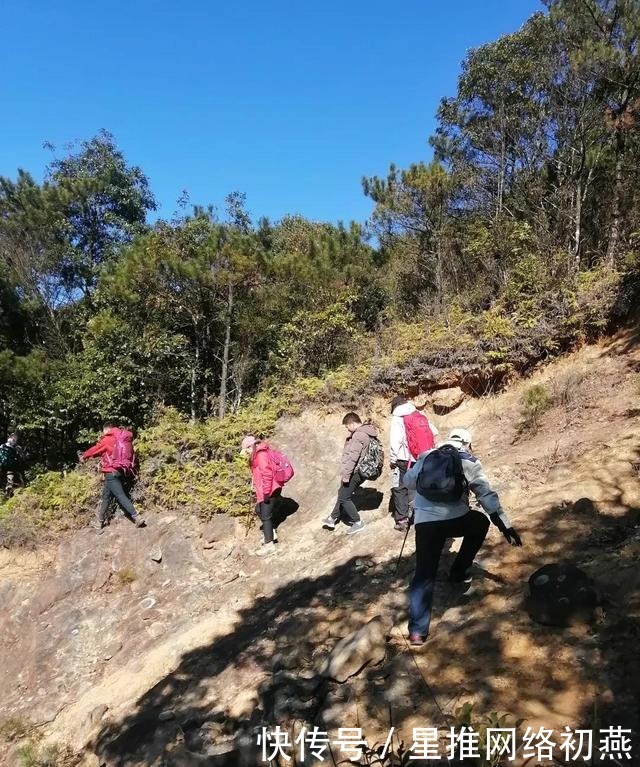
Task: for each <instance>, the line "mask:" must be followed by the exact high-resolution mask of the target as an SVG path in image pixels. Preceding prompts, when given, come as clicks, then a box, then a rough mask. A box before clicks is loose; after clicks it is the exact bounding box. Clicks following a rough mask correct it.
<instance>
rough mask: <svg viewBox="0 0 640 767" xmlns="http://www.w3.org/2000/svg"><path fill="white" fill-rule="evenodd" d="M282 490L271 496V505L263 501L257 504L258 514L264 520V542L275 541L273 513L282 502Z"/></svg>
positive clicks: (274, 492) (275, 491)
mask: <svg viewBox="0 0 640 767" xmlns="http://www.w3.org/2000/svg"><path fill="white" fill-rule="evenodd" d="M281 495H282V490H281V489H279V488H278V489H277V490H274V491H273V493H272V494H271V498H270V500H269V503H265V502H264V501H262V502H261V503H257V504H256V514H257V515H258V516H259V517H260V519H261V520H262V533H263V535H264V542H265V543H271V541H272V540H273V512H274V510H275V508H276V506H277V504H278V502H279V501H280V496H281Z"/></svg>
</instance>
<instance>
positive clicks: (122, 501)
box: [98, 471, 138, 523]
mask: <svg viewBox="0 0 640 767" xmlns="http://www.w3.org/2000/svg"><path fill="white" fill-rule="evenodd" d="M124 480H125V477H124V475H123V474H122V472H121V471H112V472H111V473H110V474H105V475H104V482H103V483H102V500H101V502H100V513H99V516H98V520H99V521H100V522H101V523H104V521H105V520H106V518H107V509H108V508H109V501H110V500H111V499H112V498H115V499H116V501H117V502H118V504H119V506H120V508H121V509H122V510H123V511H124V513H125V514H126V515H127V516H128V517H130V518H131V519H133V520H135V519H137V517H138V515H137V513H136V510H135V508H134V507H133V504H132V503H131V499H130V498H129V496H128V495H127V492H126V490H125V489H124V487H123V481H124Z"/></svg>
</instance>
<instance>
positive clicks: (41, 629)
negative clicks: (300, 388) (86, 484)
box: [0, 336, 640, 766]
mask: <svg viewBox="0 0 640 767" xmlns="http://www.w3.org/2000/svg"><path fill="white" fill-rule="evenodd" d="M638 371H640V352H639V351H638V349H637V347H635V346H634V345H633V344H631V342H630V341H629V339H627V338H626V337H624V336H621V337H620V338H618V339H616V341H615V342H610V343H607V344H600V345H594V346H589V347H585V348H584V349H582V350H580V351H578V352H576V353H575V354H573V355H571V356H570V357H567V358H565V359H563V360H561V361H559V362H556V363H554V364H552V365H549V366H548V367H545V368H542V369H541V370H540V371H538V372H537V373H536V374H535V375H534V376H533V378H532V379H531V380H528V381H525V382H521V383H518V384H516V385H515V386H513V387H512V388H510V389H509V390H508V391H507V392H506V393H503V394H500V395H495V396H491V397H485V398H482V399H467V400H466V401H465V402H464V403H463V404H462V405H461V406H460V407H459V408H457V409H456V410H455V411H454V412H452V413H451V414H449V415H448V416H445V417H435V422H436V424H437V425H438V427H439V428H440V429H441V430H442V431H443V432H445V431H446V430H447V429H448V428H451V427H452V426H454V425H464V426H467V427H470V428H471V429H472V431H473V433H474V448H475V450H476V452H477V453H478V455H479V456H480V457H481V459H482V461H483V463H484V465H485V467H486V469H487V472H488V474H489V475H490V477H491V478H492V479H493V480H494V481H495V484H496V487H497V488H498V490H499V491H500V493H501V497H502V499H503V504H504V506H505V508H506V509H507V510H508V512H509V514H510V516H511V518H512V520H513V521H514V523H515V524H516V526H517V527H518V530H519V531H520V532H521V533H522V535H523V538H524V540H525V544H526V545H525V547H524V548H523V549H513V548H511V547H509V546H507V544H506V543H505V542H504V541H503V540H502V538H501V536H500V535H499V533H498V532H497V530H495V529H494V528H492V529H491V530H490V534H489V537H488V539H487V543H486V545H485V547H484V549H483V550H482V552H481V554H480V557H479V561H478V573H479V577H478V578H477V580H476V581H475V582H474V586H473V588H472V590H471V592H469V593H467V594H463V595H461V594H457V593H452V592H451V591H450V590H449V588H448V587H447V586H446V585H445V584H444V583H443V584H438V589H437V592H436V603H435V604H436V612H435V618H434V623H433V627H432V638H431V639H430V641H429V643H428V645H427V646H426V649H425V650H424V651H423V652H420V653H415V654H413V653H409V652H408V649H407V646H406V643H405V641H404V639H403V636H404V631H405V620H406V616H405V603H406V584H407V581H408V577H409V574H410V571H411V555H412V553H413V541H412V537H411V536H410V538H409V540H408V542H407V547H406V549H405V552H404V555H403V559H402V562H401V563H400V568H399V570H398V572H396V571H395V561H396V558H397V556H398V553H399V550H400V546H401V543H402V537H401V536H400V535H399V534H398V533H397V532H395V531H394V530H393V529H392V523H391V521H390V517H389V515H388V512H387V507H388V495H389V493H388V488H389V481H388V477H386V476H385V477H383V478H382V479H381V480H380V481H379V482H377V483H375V487H370V488H367V489H365V490H364V492H363V493H362V495H361V497H360V500H359V504H360V506H361V507H362V508H363V509H364V510H363V512H362V517H363V519H364V520H365V522H366V529H365V531H364V532H363V533H361V534H359V535H357V536H354V537H353V538H347V537H346V535H345V530H346V528H339V529H337V530H336V531H335V532H333V533H329V532H327V531H324V530H322V529H321V527H320V520H321V519H322V517H323V515H326V513H328V511H329V509H330V506H331V505H332V503H333V501H334V493H335V491H336V484H337V460H336V456H337V455H338V454H339V451H340V447H341V442H342V430H341V427H340V417H341V413H332V412H325V413H323V412H320V411H318V410H314V411H309V412H307V413H305V414H304V415H302V416H301V417H299V418H295V419H286V420H284V421H283V422H281V424H280V425H279V427H278V431H277V434H276V435H275V437H274V440H273V441H274V442H275V443H276V444H277V445H278V446H279V447H281V448H282V449H283V450H284V451H285V452H286V453H287V454H288V455H290V456H291V457H292V459H293V460H294V463H295V466H296V472H297V473H296V477H295V479H294V480H293V481H292V483H291V484H290V485H289V486H287V490H286V494H287V495H288V496H290V497H291V498H292V499H295V501H296V502H297V503H298V504H299V508H298V510H297V511H295V513H292V514H291V516H289V517H288V518H287V519H285V520H284V521H283V522H282V523H281V524H280V526H279V531H278V532H279V539H280V543H279V544H278V549H279V551H278V554H277V556H275V557H273V558H270V559H269V560H267V561H262V560H260V559H258V558H256V557H253V556H252V555H251V550H252V549H254V548H255V546H256V544H257V541H258V533H257V531H256V530H255V528H254V530H253V531H250V532H249V533H248V534H247V533H246V532H245V530H244V528H243V527H242V526H241V525H239V524H238V525H236V527H235V530H234V529H233V528H229V529H228V530H227V532H226V533H225V534H224V535H221V536H219V540H217V541H216V542H215V543H213V544H208V543H207V541H206V540H205V539H206V535H205V536H204V538H203V529H202V527H201V526H200V525H199V524H197V523H196V522H194V521H189V520H186V521H185V520H181V519H178V518H176V517H175V516H174V515H168V514H159V515H155V516H154V515H149V522H150V525H149V528H148V529H147V530H145V531H138V530H135V529H134V528H133V527H132V526H129V525H128V524H127V523H126V522H125V521H123V520H120V521H117V522H116V524H114V525H113V527H112V528H111V529H110V530H109V531H108V532H107V533H106V534H105V535H103V536H101V537H99V538H98V537H96V536H95V535H94V534H92V533H91V532H90V531H82V532H81V533H78V534H76V535H75V536H73V537H72V538H70V539H69V540H67V541H65V542H64V543H63V544H62V545H61V546H60V547H59V549H58V550H57V551H55V552H48V553H46V554H43V555H41V557H40V556H39V557H38V558H34V556H33V555H31V554H25V555H20V556H17V555H11V557H7V556H5V557H4V559H0V577H1V578H2V585H0V616H1V617H0V653H1V654H2V657H3V667H2V670H1V671H0V684H1V688H2V690H3V696H2V700H1V701H0V720H2V719H4V718H6V717H8V716H21V717H24V718H26V719H29V720H30V721H33V722H36V723H38V724H39V725H40V729H41V730H42V732H43V733H44V734H45V735H46V737H48V738H50V739H53V740H56V741H59V742H63V743H69V744H70V745H71V746H72V747H73V748H74V749H76V750H80V749H82V748H83V747H84V746H85V745H87V744H88V743H90V744H91V745H90V749H89V750H90V751H91V752H93V751H97V752H99V753H100V755H101V758H102V759H103V760H104V761H105V762H106V763H107V764H113V765H116V764H117V765H127V766H128V765H131V766H133V765H138V764H145V765H151V764H154V763H155V762H154V760H159V759H161V758H163V757H162V754H164V753H165V751H166V748H167V744H173V745H174V746H175V748H178V746H177V745H175V744H176V741H180V740H181V738H182V740H183V741H184V740H185V739H186V745H185V742H182V745H181V746H180V747H181V748H182V749H183V750H184V749H186V748H187V746H188V747H189V749H190V750H193V751H194V753H197V752H198V744H197V743H195V741H194V742H190V741H189V737H190V736H189V733H190V732H191V730H190V729H189V726H188V723H189V722H196V723H198V727H200V725H201V724H202V722H203V721H205V722H206V721H207V717H208V716H209V714H210V712H211V711H214V710H222V711H223V712H224V717H225V722H226V725H225V726H228V727H229V728H232V727H234V726H235V727H236V728H239V727H242V726H244V725H245V724H246V723H247V722H249V721H251V720H252V717H253V718H254V719H255V712H256V710H257V709H258V710H264V709H265V707H266V706H267V704H268V701H267V698H268V686H269V684H270V680H271V679H272V678H273V671H274V660H273V659H274V656H276V655H278V654H280V655H282V653H286V652H287V651H290V650H292V649H295V650H296V652H297V656H296V660H295V667H296V669H297V671H298V672H299V673H300V675H301V677H303V678H304V677H305V675H306V674H307V673H308V672H309V670H310V669H311V668H313V666H314V665H315V664H317V662H318V659H319V658H320V657H322V656H323V654H325V653H326V652H327V651H328V650H329V649H330V648H331V647H332V646H333V645H334V644H335V642H336V640H337V638H339V637H342V636H345V635H346V634H347V633H349V631H351V630H353V629H355V628H357V627H359V626H361V625H362V624H363V623H364V622H366V621H367V620H368V619H370V618H371V617H373V616H374V615H376V614H379V613H384V614H388V615H391V616H392V619H393V622H394V623H395V628H394V630H393V632H392V639H391V643H390V647H389V652H388V655H387V659H386V661H385V663H383V664H382V666H380V667H377V668H376V669H373V670H371V671H370V672H368V673H365V674H362V675H360V676H359V677H358V678H355V679H353V680H351V681H350V682H349V683H347V684H345V685H342V687H341V688H339V689H336V690H334V691H332V692H331V693H330V698H329V699H328V703H327V709H326V711H325V712H324V716H325V721H327V722H328V723H329V724H331V723H335V724H338V723H339V724H340V726H349V720H350V719H353V718H354V717H355V716H356V714H357V716H358V717H359V720H360V721H361V722H365V723H366V726H365V725H363V726H365V729H366V730H367V732H368V734H369V735H370V736H371V737H374V736H375V737H378V736H380V734H381V733H382V732H383V730H384V728H385V726H388V716H389V710H390V707H392V709H393V716H394V723H395V724H396V726H397V727H399V728H400V729H401V730H402V732H403V733H404V736H405V737H409V736H410V733H411V727H413V726H428V725H429V724H431V725H434V726H435V725H436V724H441V723H442V722H441V721H435V717H438V718H439V719H441V718H442V716H444V715H448V714H451V713H452V712H453V711H454V710H455V709H456V707H457V706H459V705H460V704H461V703H462V702H467V701H468V702H471V703H473V704H474V706H475V710H476V711H477V712H478V713H484V714H486V713H490V712H492V711H506V712H509V713H511V714H513V715H514V716H515V717H517V718H525V719H527V725H529V726H532V727H539V726H545V727H552V728H558V729H560V728H562V727H564V726H565V725H570V726H577V725H578V724H584V723H588V722H590V721H591V718H592V713H593V710H594V705H595V704H596V703H597V710H598V712H599V713H598V716H599V717H600V721H602V722H604V724H603V726H609V724H615V725H617V724H625V723H626V722H629V723H630V724H629V725H628V726H631V725H634V726H635V725H637V724H638V723H637V721H636V720H635V716H636V713H635V712H636V711H637V690H636V689H635V688H634V684H636V683H637V682H636V680H637V679H638V674H637V671H638V668H637V666H638V661H637V660H636V658H635V646H636V643H637V636H638V633H639V632H638V629H639V627H640V590H639V585H640V583H639V581H640V578H639V575H638V567H637V561H638V557H640V536H639V529H638V522H639V521H640V517H639V511H640V478H639V473H640V470H639V466H640V436H639V434H638V428H637V418H638V414H640V383H639V382H640V375H639V372H638ZM533 383H540V384H543V385H544V386H545V387H546V388H547V390H548V391H549V392H551V393H552V394H553V395H554V397H555V399H556V400H557V401H559V402H560V404H559V405H556V406H554V407H553V409H551V410H550V411H549V412H547V413H546V414H544V415H543V416H542V418H541V421H540V424H539V428H538V429H537V431H536V432H535V433H534V434H531V433H529V434H526V435H521V436H518V434H517V424H518V421H519V419H520V408H521V398H522V394H523V391H524V390H525V389H526V388H527V387H529V386H531V385H532V384H533ZM369 415H370V416H372V417H373V419H374V420H375V421H376V423H377V424H378V425H379V427H380V428H381V430H382V431H383V433H384V434H385V435H386V433H387V430H388V404H387V403H386V402H382V401H376V402H373V403H372V406H371V412H370V413H369ZM292 508H294V507H292ZM203 544H205V545H206V546H207V547H206V548H205V547H204V546H203ZM452 550H453V547H452ZM158 551H160V553H161V559H160V562H157V561H155V560H154V559H153V558H152V555H155V558H156V559H157V554H158ZM451 556H452V555H451V554H447V557H449V558H450V557H451ZM560 560H567V561H570V562H572V563H574V564H577V565H579V566H580V567H581V568H583V569H584V570H585V571H586V572H587V573H588V574H589V575H590V576H592V577H593V578H594V580H595V581H596V582H597V584H598V586H599V588H600V589H601V590H602V592H603V593H604V595H605V597H606V602H605V605H604V610H603V611H602V614H601V620H600V623H599V624H598V625H592V626H576V627H574V628H570V629H552V628H547V627H542V626H539V625H537V624H535V623H533V622H532V621H531V620H530V618H529V617H528V615H527V613H526V612H525V611H524V610H523V609H522V606H521V605H522V600H523V596H524V594H525V592H526V582H527V579H528V577H529V575H530V574H531V573H532V572H533V571H534V570H535V569H536V568H537V567H539V566H541V565H542V564H545V563H547V562H553V561H560ZM39 561H40V562H41V563H42V565H43V569H42V571H40V572H39V571H38V564H39ZM418 672H419V673H418ZM162 712H164V713H165V714H166V717H164V719H165V721H164V723H162V724H159V723H158V717H159V715H160V714H161V713H162ZM429 720H430V721H429ZM176 722H178V723H180V727H179V728H178V729H179V730H180V732H182V735H179V733H178V730H177V729H176V727H177V725H176ZM185 723H186V724H185ZM185 733H186V734H185ZM409 740H410V737H409ZM0 756H1V754H0ZM9 758H10V755H8V756H7V759H9ZM194 758H195V757H194ZM158 763H160V762H158ZM185 763H186V762H185ZM212 763H213V762H212ZM176 764H177V762H176Z"/></svg>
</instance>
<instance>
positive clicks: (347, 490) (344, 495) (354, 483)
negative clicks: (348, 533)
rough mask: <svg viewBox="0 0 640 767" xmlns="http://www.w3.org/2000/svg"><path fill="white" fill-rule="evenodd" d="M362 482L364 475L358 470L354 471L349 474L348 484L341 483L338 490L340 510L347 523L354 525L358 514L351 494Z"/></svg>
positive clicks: (358, 518)
mask: <svg viewBox="0 0 640 767" xmlns="http://www.w3.org/2000/svg"><path fill="white" fill-rule="evenodd" d="M363 482H364V477H363V476H362V475H361V474H360V472H359V471H354V472H353V474H352V475H351V479H350V480H349V484H348V485H342V487H341V488H340V492H339V493H338V499H339V500H340V502H341V505H342V510H343V511H344V513H345V516H346V517H347V519H348V520H349V523H350V524H352V525H354V524H355V523H356V522H360V514H359V513H358V509H357V508H356V505H355V503H354V502H353V494H354V492H355V491H356V490H357V489H358V488H359V487H360V485H361V484H362V483H363Z"/></svg>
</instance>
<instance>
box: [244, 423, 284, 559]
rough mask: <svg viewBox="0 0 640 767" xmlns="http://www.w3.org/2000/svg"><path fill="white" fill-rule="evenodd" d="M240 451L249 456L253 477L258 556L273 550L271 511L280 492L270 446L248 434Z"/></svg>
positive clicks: (274, 542) (274, 540)
mask: <svg viewBox="0 0 640 767" xmlns="http://www.w3.org/2000/svg"><path fill="white" fill-rule="evenodd" d="M241 451H242V452H243V453H244V454H245V455H247V456H248V457H249V467H250V469H251V476H252V478H253V490H254V492H255V494H256V501H257V503H256V514H257V515H258V516H259V517H260V519H261V520H262V532H263V535H264V542H263V544H262V546H260V548H259V549H258V550H257V551H256V552H255V553H256V555H257V556H259V557H265V556H269V555H270V554H273V553H274V552H275V544H276V543H277V542H278V534H277V533H276V531H275V530H274V529H273V511H274V506H275V505H276V504H277V502H278V500H279V498H280V494H281V492H282V484H281V483H280V482H278V479H277V477H276V471H275V466H274V462H273V460H272V456H271V453H272V451H271V448H270V447H269V444H268V443H267V442H265V441H264V440H261V439H257V438H256V437H254V436H253V435H251V434H250V435H248V436H246V437H245V438H244V439H243V440H242V445H241Z"/></svg>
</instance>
